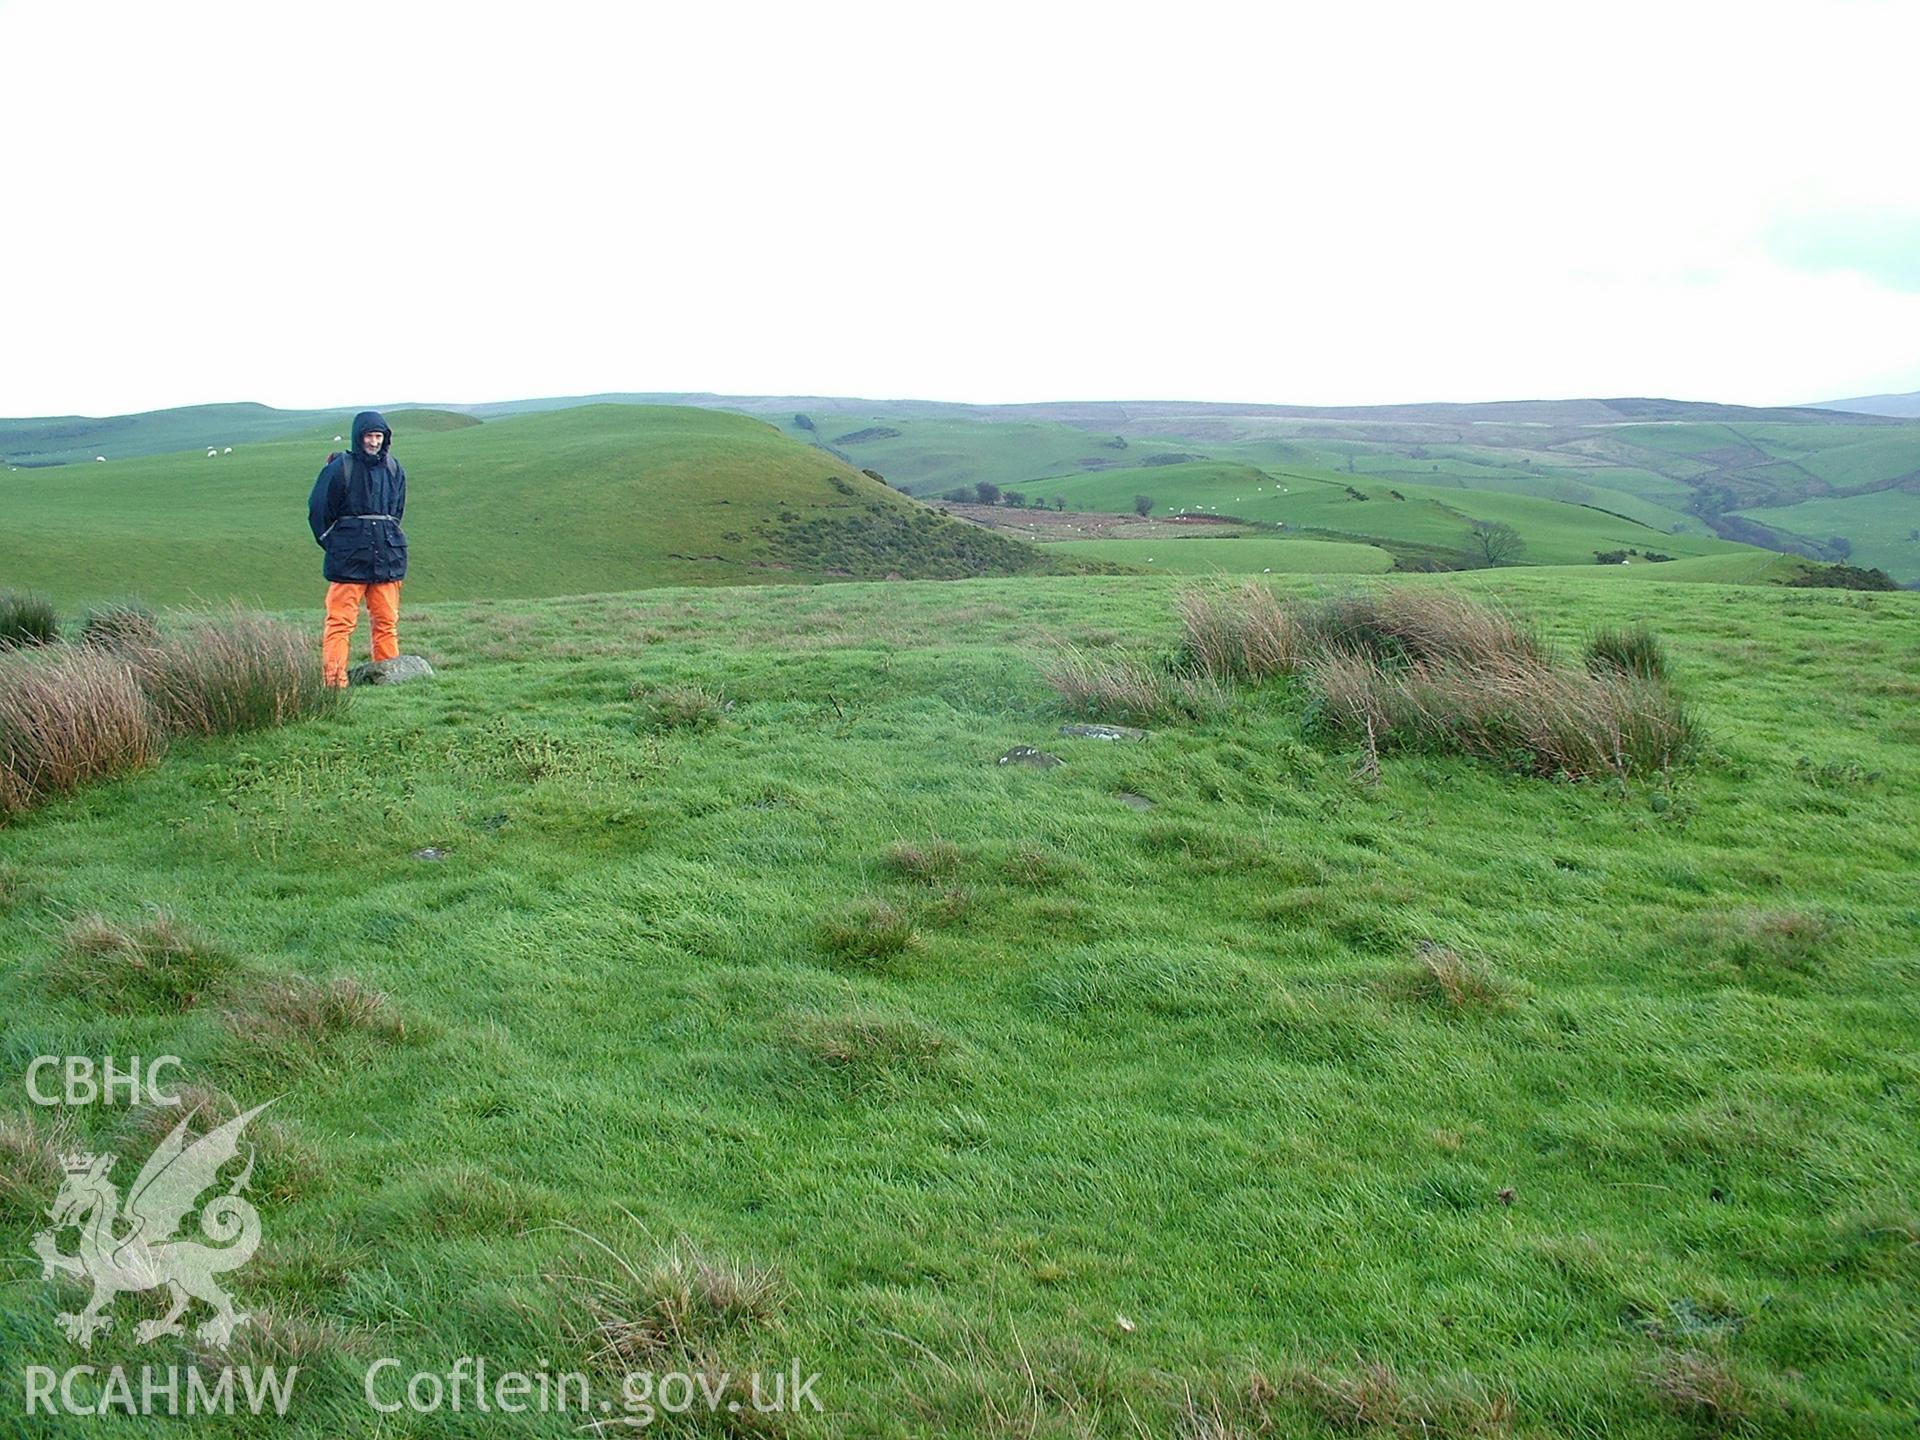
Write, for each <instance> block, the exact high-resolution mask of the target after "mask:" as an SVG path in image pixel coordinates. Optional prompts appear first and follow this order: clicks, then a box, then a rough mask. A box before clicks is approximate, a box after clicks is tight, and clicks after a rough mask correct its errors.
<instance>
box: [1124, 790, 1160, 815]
mask: <svg viewBox="0 0 1920 1440" xmlns="http://www.w3.org/2000/svg"><path fill="white" fill-rule="evenodd" d="M1118 799H1119V801H1120V803H1121V804H1122V805H1124V806H1126V807H1127V808H1128V809H1129V810H1151V809H1153V801H1151V800H1149V799H1147V797H1146V796H1144V795H1136V794H1134V793H1133V792H1132V791H1131V790H1122V791H1121V792H1120V794H1119V796H1118Z"/></svg>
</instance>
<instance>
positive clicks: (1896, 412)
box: [1813, 390, 1920, 420]
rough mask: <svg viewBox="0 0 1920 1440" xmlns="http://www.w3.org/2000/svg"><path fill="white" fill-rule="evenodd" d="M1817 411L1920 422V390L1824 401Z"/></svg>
mask: <svg viewBox="0 0 1920 1440" xmlns="http://www.w3.org/2000/svg"><path fill="white" fill-rule="evenodd" d="M1813 408H1814V409H1815V410H1850V411H1852V412H1853V413H1854V414H1856V415H1890V416H1896V417H1898V418H1899V419H1902V420H1920V390H1914V391H1910V392H1909V393H1907V394H1905V395H1856V396H1854V397H1853V398H1852V399H1851V400H1822V401H1821V402H1820V403H1819V404H1817V405H1815V406H1814V407H1813Z"/></svg>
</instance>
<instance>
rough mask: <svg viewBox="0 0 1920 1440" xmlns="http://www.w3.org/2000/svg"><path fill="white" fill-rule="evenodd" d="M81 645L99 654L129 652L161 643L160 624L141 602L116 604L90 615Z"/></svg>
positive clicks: (82, 627) (97, 608) (84, 623)
mask: <svg viewBox="0 0 1920 1440" xmlns="http://www.w3.org/2000/svg"><path fill="white" fill-rule="evenodd" d="M80 643H81V644H82V645H89V646H92V647H93V648H94V649H97V650H125V649H130V648H137V647H139V646H144V645H158V644H159V643H160V621H159V619H158V618H157V617H156V616H155V615H154V613H153V611H151V610H149V609H148V608H147V607H146V606H145V605H142V604H141V603H140V602H139V601H138V600H115V601H111V602H109V603H107V604H105V605H96V606H94V607H93V608H92V609H90V610H88V611H87V614H86V618H85V619H84V620H83V621H82V622H81V625H80Z"/></svg>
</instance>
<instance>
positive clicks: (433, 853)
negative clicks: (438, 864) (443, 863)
mask: <svg viewBox="0 0 1920 1440" xmlns="http://www.w3.org/2000/svg"><path fill="white" fill-rule="evenodd" d="M413 858H414V859H416V860H444V859H446V858H447V852H446V851H445V850H443V849H441V848H440V847H439V846H438V845H425V846H422V847H421V848H420V849H418V850H416V851H414V852H413Z"/></svg>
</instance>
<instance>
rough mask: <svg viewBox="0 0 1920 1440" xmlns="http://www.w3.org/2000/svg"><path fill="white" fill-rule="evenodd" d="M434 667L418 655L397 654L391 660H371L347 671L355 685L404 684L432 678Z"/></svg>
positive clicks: (349, 679)
mask: <svg viewBox="0 0 1920 1440" xmlns="http://www.w3.org/2000/svg"><path fill="white" fill-rule="evenodd" d="M432 678H433V667H432V666H431V665H429V664H428V663H427V662H426V661H425V660H422V659H421V658H420V657H419V656H418V655H396V656H394V657H393V659H391V660H369V661H368V662H367V663H366V664H364V665H356V666H354V667H353V669H351V670H349V671H348V672H347V681H348V683H349V684H353V685H404V684H406V683H407V682H408V681H409V680H431V679H432Z"/></svg>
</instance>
